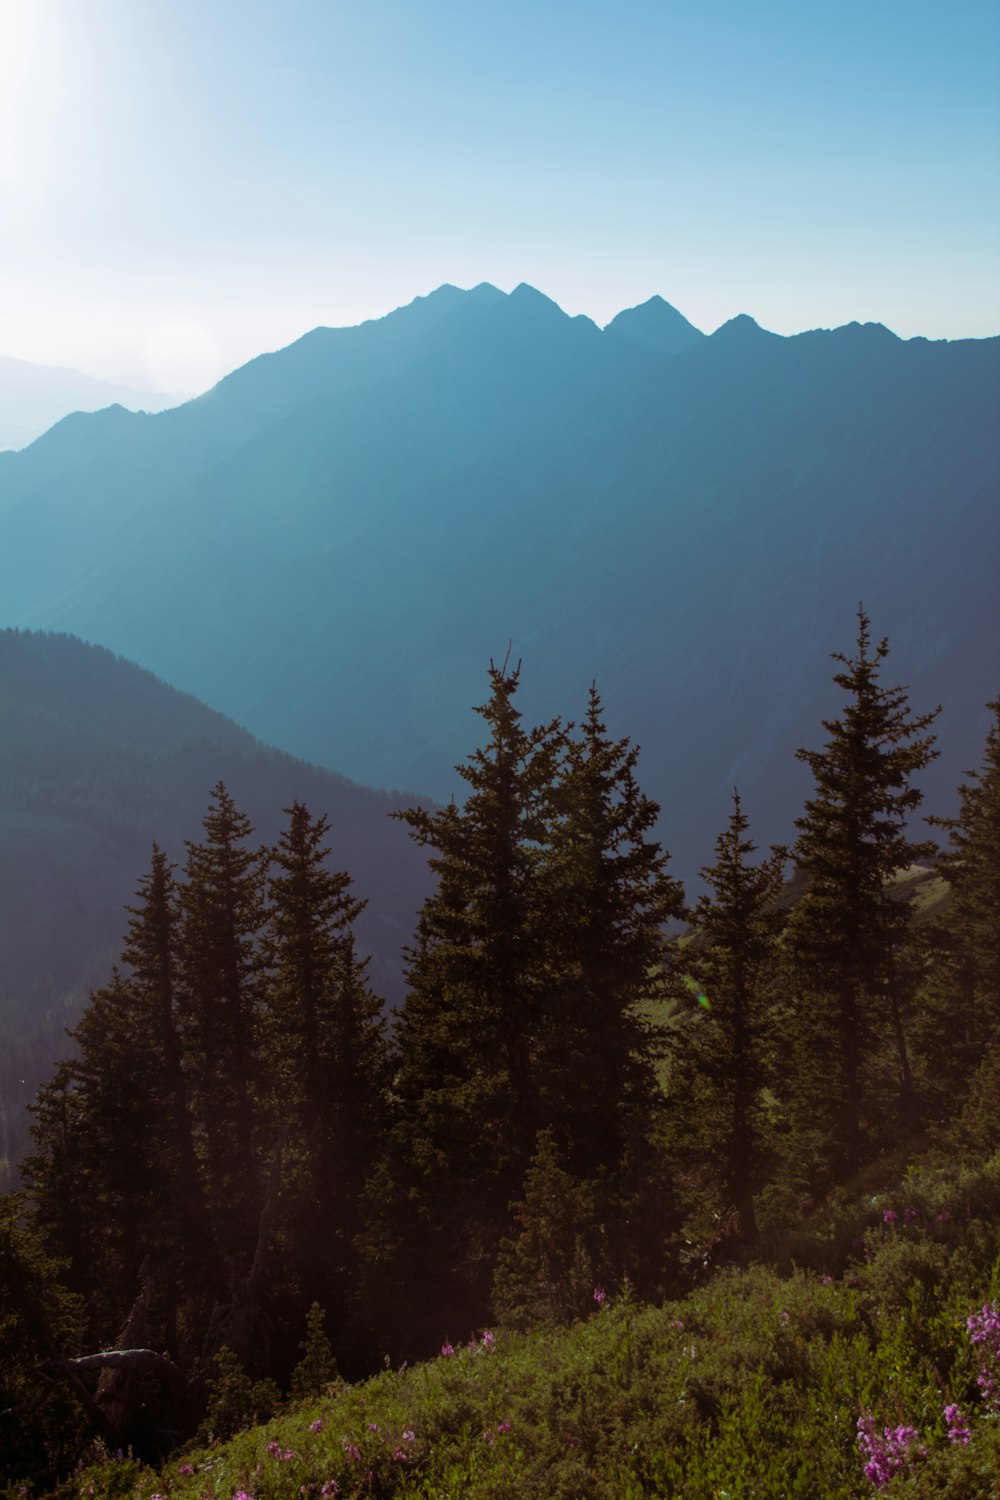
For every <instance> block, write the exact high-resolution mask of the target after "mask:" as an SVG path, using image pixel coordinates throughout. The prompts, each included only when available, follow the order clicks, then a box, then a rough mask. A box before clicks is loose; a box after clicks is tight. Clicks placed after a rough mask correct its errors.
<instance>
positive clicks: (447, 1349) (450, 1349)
mask: <svg viewBox="0 0 1000 1500" xmlns="http://www.w3.org/2000/svg"><path fill="white" fill-rule="evenodd" d="M454 1352H455V1345H454V1344H448V1343H445V1344H442V1345H441V1353H442V1354H443V1355H444V1357H445V1359H449V1358H450V1357H451V1355H453V1354H454Z"/></svg>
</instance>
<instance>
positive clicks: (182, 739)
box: [0, 631, 427, 1158]
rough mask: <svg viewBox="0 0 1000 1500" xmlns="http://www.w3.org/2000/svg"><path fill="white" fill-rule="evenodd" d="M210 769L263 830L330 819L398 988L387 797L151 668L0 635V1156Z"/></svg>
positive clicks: (369, 937)
mask: <svg viewBox="0 0 1000 1500" xmlns="http://www.w3.org/2000/svg"><path fill="white" fill-rule="evenodd" d="M220 778H221V779H222V780H224V781H225V783H226V785H227V786H228V787H229V789H230V791H231V793H232V795H233V797H234V799H235V800H236V802H237V803H238V805H239V806H241V807H242V808H243V809H244V810H245V811H247V812H248V813H249V815H250V817H251V819H252V821H253V823H254V824H255V827H256V831H257V838H258V839H259V841H260V842H262V843H263V842H267V843H271V842H273V841H274V840H275V838H276V836H277V833H278V828H279V825H280V824H281V823H282V822H283V819H282V816H281V809H282V808H284V807H287V806H288V805H289V804H290V803H291V802H292V800H293V799H295V798H298V799H300V800H301V801H303V802H305V803H306V804H307V805H308V806H309V807H310V809H311V810H312V811H313V812H314V813H316V814H319V813H327V814H328V815H329V817H330V820H331V823H332V846H333V853H332V861H333V864H334V866H335V868H338V869H348V870H350V872H351V874H352V876H353V877H354V880H355V887H354V889H355V892H356V894H357V895H359V896H361V897H365V898H368V900H369V906H368V908H367V910H366V911H365V912H364V913H363V914H362V916H361V917H360V919H359V921H358V939H359V945H360V947H361V950H362V951H363V952H370V953H371V954H372V955H373V962H372V966H371V975H372V982H373V984H374V986H375V988H376V990H377V991H378V992H379V993H380V994H382V995H384V996H385V997H386V998H387V999H390V1000H393V1001H398V1000H399V999H400V997H401V985H402V968H401V965H402V948H403V945H404V943H405V942H407V941H408V940H409V937H410V933H411V931H412V927H413V917H414V913H415V911H416V908H417V906H418V905H419V903H420V900H421V899H422V896H423V894H424V892H425V890H426V886H427V880H426V872H425V866H424V861H423V859H422V858H421V856H420V853H419V851H418V850H416V849H415V848H413V846H412V844H411V842H410V840H409V839H407V838H406V836H405V834H404V833H403V831H402V830H401V829H400V828H398V827H397V826H396V825H395V824H394V823H392V822H390V820H389V816H388V814H389V813H390V812H391V811H392V810H393V809H394V808H398V807H402V806H408V805H410V803H411V802H412V800H413V799H412V798H410V797H408V798H405V799H402V798H399V797H393V796H387V795H385V794H383V793H380V792H373V791H370V790H368V789H366V788H364V787H360V786H356V785H355V784H353V783H352V782H350V781H347V780H346V779H345V778H343V777H341V776H335V775H333V774H332V773H330V772H328V771H322V770H319V769H318V768H317V767H315V766H310V765H305V764H303V763H302V762H301V761H296V760H293V759H292V758H291V757H290V756H288V755H283V754H280V753H279V752H277V751H274V750H269V749H267V748H266V747H265V746H263V745H261V744H259V743H258V742H257V741H256V740H254V738H253V737H252V736H251V735H249V734H248V733H247V732H246V731H245V730H243V729H240V728H239V727H238V726H237V725H236V724H233V723H232V722H231V721H230V720H228V719H225V718H223V717H222V715H221V714H217V713H214V712H212V710H211V709H208V708H206V707H205V706H204V705H203V704H201V703H199V702H197V700H196V699H194V698H191V697H188V696H187V695H186V694H183V693H178V692H176V691H174V690H173V689H172V688H169V687H167V686H166V684H165V683H162V682H160V681H158V680H157V679H156V678H155V677H154V676H153V675H152V674H151V673H149V672H146V671H143V670H142V669H140V668H139V667H136V666H134V665H133V664H132V663H131V662H127V661H122V660H121V659H116V658H115V657H114V656H112V655H111V654H110V653H109V652H108V651H105V650H102V649H99V648H97V647H94V646H86V645H84V644H83V643H82V642H80V641H78V640H74V639H72V638H70V637H68V636H51V635H38V634H32V633H26V632H16V631H2V632H0V1039H2V1046H0V1126H2V1129H3V1134H2V1136H0V1158H3V1157H5V1156H10V1157H11V1158H13V1157H16V1155H17V1154H18V1152H19V1149H20V1147H21V1146H22V1145H23V1143H24V1137H25V1120H24V1117H23V1113H22V1111H23V1106H24V1105H25V1104H26V1103H28V1102H29V1101H30V1100H31V1099H32V1098H33V1097H34V1094H35V1091H36V1089H37V1087H38V1085H39V1083H40V1082H41V1081H42V1080H43V1079H44V1078H45V1077H46V1076H47V1075H48V1073H49V1071H50V1070H51V1067H52V1063H53V1059H54V1058H55V1057H56V1056H58V1055H61V1054H62V1053H64V1052H65V1049H66V1042H65V1039H64V1037H63V1035H62V1029H63V1027H64V1026H66V1025H69V1024H71V1022H75V1020H76V1019H77V1017H78V1015H79V1013H80V1010H81V1008H82V1006H83V1003H84V1000H85V999H86V993H85V989H86V985H87V984H88V983H96V982H98V980H103V979H104V978H105V977H106V973H107V969H108V966H109V964H110V962H111V959H112V958H113V957H114V956H115V955H116V954H117V952H118V949H119V947H120V944H121V938H122V931H123V923H124V920H125V917H124V913H123V906H124V903H125V902H126V901H131V900H132V899H133V896H134V892H135V889H136V885H137V882H138V880H139V878H140V876H141V875H143V874H144V873H145V871H146V869H147V867H148V864H149V854H150V846H151V843H152V841H153V839H154V838H155V839H156V840H157V841H158V842H159V843H160V845H161V846H162V847H164V848H165V849H166V850H167V852H168V854H169V855H170V857H171V858H172V859H174V860H180V859H182V858H183V854H184V849H183V840H184V839H185V838H196V837H197V836H198V834H199V833H200V829H201V818H202V815H203V813H204V811H205V807H206V804H207V802H208V794H209V790H210V788H211V787H212V786H213V785H214V783H215V782H217V781H218V780H219V779H220Z"/></svg>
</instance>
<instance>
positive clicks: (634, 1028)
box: [539, 686, 684, 1178]
mask: <svg viewBox="0 0 1000 1500" xmlns="http://www.w3.org/2000/svg"><path fill="white" fill-rule="evenodd" d="M638 754H639V752H638V748H637V747H636V746H633V745H630V743H629V741H628V740H627V739H623V740H618V741H616V740H612V739H609V737H608V735H607V731H606V728H605V725H604V722H603V718H602V708H601V701H600V697H599V696H598V693H597V689H596V687H593V686H592V687H591V690H590V696H589V701H588V705H587V712H586V715H585V718H584V721H583V724H582V726H581V730H580V733H579V735H578V736H577V737H576V738H573V739H570V740H569V741H568V743H567V746H566V757H565V763H564V765H563V766H562V768H561V774H560V778H559V783H558V786H557V788H556V790H555V793H554V797H553V808H554V812H555V818H554V821H553V826H552V830H551V833H550V836H549V841H548V845H547V849H546V853H545V858H544V862H543V899H544V904H545V908H546V911H547V919H546V926H547V931H548V937H549V956H548V968H549V976H550V978H549V987H550V992H549V999H548V1003H547V1006H546V1009H545V1012H544V1014H543V1017H542V1019H543V1022H544V1033H543V1037H544V1063H543V1066H542V1067H541V1069H540V1079H539V1084H540V1088H541V1091H542V1100H543V1108H544V1110H545V1120H544V1123H545V1124H546V1125H547V1126H550V1127H551V1128H553V1129H554V1130H555V1131H556V1135H557V1140H558V1141H559V1143H560V1146H561V1149H562V1150H563V1151H564V1152H565V1153H566V1158H567V1162H568V1164H569V1166H570V1169H571V1170H572V1171H574V1172H575V1173H576V1174H577V1175H578V1176H580V1177H591V1178H594V1177H597V1176H598V1174H599V1173H600V1172H602V1171H605V1172H609V1173H611V1174H615V1173H616V1172H619V1171H620V1170H621V1169H622V1166H623V1163H624V1162H625V1160H626V1157H627V1154H628V1150H629V1146H630V1143H634V1142H635V1141H636V1139H637V1138H640V1137H648V1136H649V1135H650V1134H651V1133H652V1130H653V1124H654V1117H655V1115H656V1112H657V1109H658V1106H659V1102H660V1098H661V1095H660V1088H659V1084H658V1082H657V1077H656V1070H655V1062H656V1046H657V1041H658V1039H657V1037H656V1036H655V1034H654V1031H653V1028H652V1027H651V1025H650V1023H649V1021H648V1019H647V1014H648V1012H647V1010H646V1009H644V1007H646V1006H647V1004H648V1002H649V1001H651V1000H652V999H653V998H654V997H655V996H656V994H657V991H658V987H659V985H660V984H661V983H662V976H661V973H660V971H661V969H662V967H663V964H664V960H665V957H666V951H667V946H666V931H665V929H666V925H667V923H668V922H670V921H671V920H673V921H676V920H677V919H679V918H680V917H681V916H682V915H683V912H684V904H683V903H684V892H683V887H682V886H681V884H680V882H679V881H676V880H674V879H672V878H671V877H670V876H669V875H668V874H667V863H668V860H669V855H667V854H666V853H665V852H664V851H663V850H662V849H661V847H660V845H659V843H658V842H657V841H656V840H655V839H654V838H653V837H652V836H651V835H652V830H653V828H654V826H655V823H656V819H657V817H658V816H659V811H660V809H659V807H658V806H657V804H656V803H655V802H653V801H652V800H651V799H650V798H648V797H646V796H645V795H644V794H643V793H642V792H641V790H640V789H639V786H638V784H637V782H636V778H635V768H636V763H637V760H638Z"/></svg>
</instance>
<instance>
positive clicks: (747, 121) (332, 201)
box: [0, 0, 1000, 394]
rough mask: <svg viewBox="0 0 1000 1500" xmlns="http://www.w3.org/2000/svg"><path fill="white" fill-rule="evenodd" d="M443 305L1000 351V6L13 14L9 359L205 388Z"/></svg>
mask: <svg viewBox="0 0 1000 1500" xmlns="http://www.w3.org/2000/svg"><path fill="white" fill-rule="evenodd" d="M445 281H450V282H453V283H455V284H456V285H459V286H472V285H474V284H476V283H477V282H479V281H492V282H493V283H494V284H496V285H497V286H499V287H501V288H503V289H504V290H507V291H509V290H511V289H512V288H513V287H514V286H516V285H517V284H518V283H519V282H521V281H527V282H530V283H531V284H532V285H534V286H537V287H538V288H540V289H541V290H542V291H544V292H546V293H547V294H548V295H549V296H550V297H553V298H554V299H555V300H556V301H557V302H558V303H559V304H560V306H562V307H564V308H565V309H566V311H567V312H570V313H574V314H575V313H581V312H582V313H586V314H588V315H589V316H590V317H592V318H594V319H595V320H596V321H597V322H599V323H602V324H603V323H606V322H607V321H608V320H609V319H610V318H611V317H613V316H614V314H615V313H616V312H618V311H619V310H620V309H621V308H623V307H628V306H633V305H635V304H636V303H638V302H642V301H645V300H646V298H648V297H650V296H651V295H652V294H653V293H659V294H660V295H662V296H664V297H666V298H667V300H668V301H670V302H672V303H673V304H674V305H675V306H676V307H678V308H679V309H680V310H681V311H682V312H683V313H684V314H685V316H687V317H688V318H690V319H691V321H692V322H694V323H696V324H697V325H698V326H699V327H702V328H704V329H706V331H711V330H712V329H713V328H715V327H717V326H718V325H719V324H720V323H722V322H724V321H725V320H726V319H727V318H730V317H733V316H735V315H736V314H737V313H741V312H748V313H750V314H752V316H754V317H755V318H756V319H757V321H758V322H760V323H761V324H763V325H764V326H765V327H767V328H771V329H774V330H775V331H777V332H779V333H795V332H799V331H800V330H802V329H805V328H812V327H830V326H835V325H837V324H840V323H845V322H850V321H851V320H854V319H857V320H858V321H861V322H865V321H878V322H883V323H886V324H887V325H888V326H889V327H890V328H892V329H894V330H895V331H896V332H897V333H899V334H900V335H901V336H903V337H910V336H913V335H916V334H921V335H924V336H926V337H929V338H967V337H973V338H975V337H983V336H988V335H992V334H996V333H1000V6H997V5H996V4H995V0H950V3H947V4H945V3H942V0H930V3H926V0H860V3H859V0H840V3H838V4H833V3H818V0H812V3H809V0H794V3H784V0H754V3H753V4H748V3H747V0H685V3H675V0H658V3H654V0H641V3H639V0H615V3H611V0H602V3H593V0H541V3H539V0H504V3H503V4H495V3H492V0H489V3H480V0H460V3H452V0H283V3H281V4H278V3H277V0H267V3H263V0H0V354H4V355H10V356H15V357H17V358H22V359H29V360H35V361H38V362H41V363H49V364H65V365H71V366H74V367H76V368H79V369H83V370H85V371H87V372H88V373H90V374H93V375H98V376H101V377H103V378H105V379H112V380H115V381H124V382H127V383H129V384H132V385H134V386H137V387H139V388H140V389H145V390H153V389H158V390H169V391H172V392H177V393H180V394H190V393H192V392H193V391H196V390H199V389H203V388H205V387H206V386H207V385H210V384H211V383H212V382H213V381H214V380H215V379H216V378H218V376H219V375H221V374H223V373H224V372H225V371H226V370H228V369H231V368H234V367H235V366H236V365H238V364H241V363H243V362H244V361H245V360H246V359H249V358H251V357H253V356H254V355H255V354H258V353H260V352H262V351H263V350H265V349H272V348H277V347H280V346H281V345H283V344H287V343H289V342H291V341H292V340H293V339H294V338H297V337H298V336H299V335H300V334H302V333H304V332H306V331H307V330H308V329H309V328H312V327H315V326H316V325H317V324H326V325H331V326H336V325H341V324H350V323H357V322H360V321H361V320H363V319H365V318H369V317H379V316H381V315H382V314H384V313H386V312H388V311H389V310H390V309H391V308H393V307H396V306H399V305H400V304H401V303H405V302H408V301H410V300H411V299H412V298H413V297H414V296H417V295H421V294H424V293H426V292H428V291H430V290H432V289H433V288H434V287H435V286H438V285H440V284H441V283H442V282H445Z"/></svg>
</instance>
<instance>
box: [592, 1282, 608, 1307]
mask: <svg viewBox="0 0 1000 1500" xmlns="http://www.w3.org/2000/svg"><path fill="white" fill-rule="evenodd" d="M607 1300H608V1294H607V1292H606V1291H605V1290H604V1288H603V1287H602V1286H595V1287H594V1301H595V1302H596V1303H597V1305H598V1307H603V1306H604V1304H605V1302H606V1301H607Z"/></svg>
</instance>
